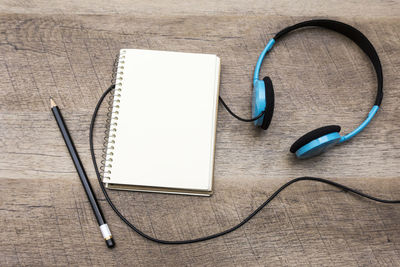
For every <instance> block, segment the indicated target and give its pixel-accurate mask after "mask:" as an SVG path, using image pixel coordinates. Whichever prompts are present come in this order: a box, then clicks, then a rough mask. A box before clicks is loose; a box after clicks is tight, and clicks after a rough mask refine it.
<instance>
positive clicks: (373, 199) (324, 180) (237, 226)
mask: <svg viewBox="0 0 400 267" xmlns="http://www.w3.org/2000/svg"><path fill="white" fill-rule="evenodd" d="M114 88H115V85H111V86H110V87H109V88H108V89H107V90H106V91H105V92H104V93H103V95H102V96H101V97H100V99H99V101H98V103H97V105H96V108H95V110H94V112H93V116H92V120H91V122H90V130H89V143H90V154H91V156H92V161H93V166H94V169H95V172H96V176H97V180H98V182H99V185H100V188H101V191H102V192H103V194H104V197H105V199H106V201H107V202H108V204H109V205H110V207H111V208H112V209H113V210H114V212H115V213H116V214H117V215H118V217H119V218H120V219H121V220H122V221H123V222H124V223H126V224H127V225H128V226H129V227H130V228H131V229H132V230H133V231H135V232H136V233H138V234H139V235H141V236H142V237H144V238H146V239H148V240H150V241H153V242H156V243H160V244H168V245H179V244H190V243H196V242H201V241H206V240H210V239H214V238H217V237H220V236H223V235H226V234H228V233H230V232H233V231H235V230H236V229H238V228H240V227H241V226H243V225H244V224H245V223H247V222H248V221H250V220H251V219H252V218H253V217H254V216H255V215H256V214H257V213H258V212H259V211H261V210H262V209H263V208H264V207H265V206H267V205H268V204H269V203H270V202H271V201H272V200H273V199H274V198H275V197H276V196H277V195H278V194H279V193H280V192H281V191H283V190H284V189H285V188H287V187H288V186H290V185H291V184H294V183H296V182H300V181H315V182H320V183H324V184H328V185H331V186H334V187H336V188H339V189H342V190H344V191H345V192H351V193H353V194H355V195H358V196H360V197H364V198H367V199H369V200H372V201H376V202H380V203H386V204H400V200H389V199H382V198H377V197H373V196H371V195H368V194H365V193H363V192H360V191H358V190H356V189H353V188H350V187H347V186H345V185H342V184H339V183H336V182H333V181H330V180H326V179H323V178H317V177H298V178H295V179H292V180H290V181H289V182H287V183H285V184H284V185H282V186H281V187H279V188H278V190H276V191H275V192H274V193H273V194H272V195H271V196H270V197H268V198H267V200H265V201H264V203H262V204H261V205H260V206H259V207H258V208H257V209H255V210H254V211H253V212H252V213H251V214H250V215H248V216H247V217H246V218H244V219H243V220H242V221H241V222H240V223H238V224H236V225H235V226H232V227H231V228H228V229H226V230H224V231H221V232H218V233H215V234H211V235H207V236H204V237H199V238H194V239H188V240H163V239H158V238H155V237H152V236H150V235H148V234H146V233H144V232H142V231H141V230H139V228H137V227H136V226H135V225H133V224H132V223H131V222H130V221H129V220H128V219H126V218H125V216H124V215H122V213H121V212H120V211H119V210H118V209H117V207H116V206H115V205H114V203H113V202H112V200H111V198H110V196H109V195H108V193H107V190H106V188H105V186H104V184H103V181H102V179H101V174H100V172H99V168H98V166H97V161H96V156H95V153H94V145H93V132H94V124H95V121H96V117H97V113H98V111H99V108H100V106H101V104H102V103H103V100H104V98H105V97H106V96H107V94H108V93H109V92H111V91H112V90H113V89H114ZM220 100H222V99H221V98H220ZM221 102H222V104H223V105H224V106H225V107H226V105H225V103H224V102H223V101H221ZM227 110H228V111H229V109H228V108H227ZM231 114H233V113H231ZM260 115H261V114H260Z"/></svg>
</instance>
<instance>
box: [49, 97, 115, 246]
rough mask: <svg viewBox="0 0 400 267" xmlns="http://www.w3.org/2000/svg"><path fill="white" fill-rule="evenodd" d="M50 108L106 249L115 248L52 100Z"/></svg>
mask: <svg viewBox="0 0 400 267" xmlns="http://www.w3.org/2000/svg"><path fill="white" fill-rule="evenodd" d="M50 106H51V111H52V112H53V115H54V117H55V119H56V121H57V124H58V127H59V128H60V131H61V134H62V136H63V138H64V141H65V144H66V145H67V148H68V151H69V154H70V155H71V158H72V161H73V162H74V165H75V168H76V171H77V172H78V174H79V178H80V179H81V182H82V185H83V188H84V189H85V192H86V195H87V197H88V199H89V202H90V205H91V206H92V209H93V212H94V215H95V216H96V219H97V222H98V223H99V226H100V231H101V233H102V235H103V237H104V240H105V241H106V244H107V247H109V248H113V247H114V246H115V243H114V240H113V238H112V235H111V232H110V228H108V225H107V223H106V220H105V219H104V216H103V212H102V211H101V209H100V206H99V203H98V202H97V199H96V196H95V194H94V193H93V190H92V186H91V185H90V182H89V179H88V178H87V175H86V172H85V170H84V169H83V166H82V163H81V160H80V159H79V155H78V152H77V151H76V149H75V145H74V143H73V141H72V139H71V136H70V135H69V132H68V129H67V126H66V125H65V122H64V119H63V117H62V115H61V111H60V109H59V108H58V106H57V104H56V103H55V102H54V100H53V99H52V98H50Z"/></svg>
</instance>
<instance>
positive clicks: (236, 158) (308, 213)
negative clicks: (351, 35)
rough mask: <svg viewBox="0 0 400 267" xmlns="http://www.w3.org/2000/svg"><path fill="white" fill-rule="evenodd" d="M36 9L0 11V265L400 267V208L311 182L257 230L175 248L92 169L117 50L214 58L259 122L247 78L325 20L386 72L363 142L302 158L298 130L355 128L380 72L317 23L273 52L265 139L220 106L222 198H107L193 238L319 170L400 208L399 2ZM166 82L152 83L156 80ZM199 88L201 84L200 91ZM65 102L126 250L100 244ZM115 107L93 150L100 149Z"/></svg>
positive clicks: (79, 4)
mask: <svg viewBox="0 0 400 267" xmlns="http://www.w3.org/2000/svg"><path fill="white" fill-rule="evenodd" d="M159 2H160V3H154V1H143V0H136V1H127V0H118V1H105V0H101V1H89V0H85V1H78V0H74V1H68V2H66V3H64V1H54V2H47V1H40V0H33V1H29V2H24V1H23V2H20V1H18V2H14V3H12V2H10V1H1V3H0V11H1V15H0V22H1V23H0V81H1V85H0V87H1V90H0V150H1V154H0V178H1V186H0V218H1V220H0V222H1V223H0V265H1V266H39V265H47V266H48V265H58V266H62V265H76V266H91V265H100V266H101V265H105V266H114V265H121V266H126V265H130V266H154V265H160V266H179V265H188V266H195V265H201V266H214V265H219V266H232V265H234V266H259V265H270V266H276V265H315V266H319V265H325V266H333V265H338V266H366V265H371V266H378V265H381V266H382V265H387V266H400V207H398V206H395V205H384V204H378V203H374V202H371V201H367V200H365V199H361V198H359V197H355V196H353V195H351V194H349V193H344V192H342V191H340V190H337V189H335V188H332V187H329V186H326V185H322V184H317V183H315V182H301V183H299V184H297V185H295V186H293V187H290V188H288V189H287V190H286V191H284V192H282V193H281V194H280V195H279V197H278V198H277V199H276V200H274V201H273V202H272V203H271V204H270V205H269V206H268V207H266V208H265V209H264V210H263V211H262V212H260V213H259V214H258V215H257V216H256V217H255V218H254V219H253V220H252V221H250V222H249V223H248V224H246V225H245V226H243V227H242V228H240V230H237V231H236V232H234V233H231V234H229V235H227V236H224V237H221V238H218V239H215V240H213V241H208V242H204V243H198V244H191V245H183V246H167V245H159V244H155V243H152V242H150V241H147V240H145V239H143V238H142V237H140V236H138V235H137V234H135V233H134V232H132V231H131V230H130V229H128V227H127V226H126V225H125V224H124V223H122V222H121V221H120V220H119V218H118V217H117V216H116V215H115V214H114V212H113V211H112V210H111V209H110V207H109V206H108V205H107V203H106V202H105V200H104V197H103V196H102V194H101V193H100V189H99V186H98V184H97V181H96V178H95V174H94V171H93V167H92V164H91V160H90V153H89V143H88V130H89V120H90V117H91V113H92V111H93V108H94V106H95V104H96V102H97V100H98V98H99V96H100V95H101V93H102V92H103V91H104V90H105V89H106V87H108V86H109V84H110V78H111V71H112V63H113V60H114V58H115V56H116V53H117V52H118V50H119V49H120V48H142V49H158V50H173V51H187V52H200V53H215V54H217V55H219V56H220V58H221V62H222V73H221V88H220V91H221V95H222V96H223V97H224V98H225V101H226V102H228V103H229V104H230V105H231V106H232V107H233V109H234V111H236V112H237V113H239V114H242V115H243V116H249V115H250V105H251V103H250V97H251V90H252V89H251V78H252V71H253V68H254V64H255V62H256V59H257V57H258V54H259V53H260V51H261V50H262V49H263V47H264V46H265V44H266V42H267V39H269V38H271V37H272V36H273V35H274V33H276V32H277V31H279V30H280V29H282V28H283V27H286V26H288V25H291V24H293V23H295V22H300V21H302V20H306V19H311V18H331V19H338V20H341V21H343V22H346V23H349V24H351V25H353V26H355V27H357V28H358V29H360V30H361V31H362V32H363V33H364V34H365V35H366V36H367V37H368V38H370V40H371V42H372V43H373V44H374V46H375V47H376V49H377V51H378V54H379V55H380V58H381V61H382V65H383V71H384V77H385V82H384V91H385V97H384V99H383V104H382V108H381V110H380V111H379V113H378V115H377V116H376V118H374V120H373V121H372V123H371V124H370V126H368V127H367V128H366V129H365V131H364V132H362V133H361V134H360V135H359V136H358V137H357V138H355V139H354V140H352V141H350V142H348V143H347V144H345V145H341V146H338V147H336V148H334V149H332V150H330V151H329V152H328V153H325V154H324V155H322V156H320V157H317V158H313V159H310V160H306V161H298V160H295V159H294V158H293V155H290V154H289V153H288V150H289V147H290V145H291V144H292V142H294V141H295V140H296V139H297V138H298V137H299V136H300V135H302V134H304V133H305V132H307V131H309V130H312V129H314V128H317V127H320V126H323V125H327V124H340V125H341V126H342V132H343V133H347V132H349V131H351V130H352V129H353V128H354V127H355V126H357V125H358V124H359V123H360V122H361V121H362V120H363V119H364V118H365V116H366V114H367V113H368V111H369V109H370V107H371V106H372V103H373V100H374V97H375V93H376V92H375V88H376V81H375V75H374V71H373V68H372V65H371V64H370V63H369V61H368V59H367V57H366V56H365V55H364V54H362V52H361V51H360V49H358V47H356V46H355V45H354V44H353V43H352V42H351V41H349V40H348V39H346V38H345V37H342V36H340V35H338V34H336V33H333V32H329V31H326V30H321V29H313V30H308V31H299V32H296V33H293V34H291V35H290V36H288V37H287V38H285V39H284V40H282V41H281V42H280V43H279V44H278V45H276V46H275V48H274V50H273V51H272V52H271V54H269V55H268V57H267V60H266V61H265V64H264V66H263V69H262V71H261V73H262V75H268V76H270V77H271V78H272V80H273V82H274V87H275V92H276V98H275V100H276V109H275V115H274V118H273V121H272V124H271V127H270V129H269V130H268V131H267V132H261V131H258V130H256V129H255V128H254V126H253V125H251V124H246V123H242V122H239V121H237V120H235V119H233V118H232V117H231V116H229V114H228V113H227V112H226V111H225V110H224V109H223V108H222V107H221V106H220V107H219V115H218V132H217V145H216V158H215V194H214V195H213V196H212V197H210V198H205V197H188V196H173V195H161V194H146V193H133V192H119V191H112V192H110V194H111V197H112V199H113V200H114V201H115V202H116V204H117V205H118V206H119V207H120V208H121V210H122V211H123V214H125V215H126V216H127V217H128V218H129V219H130V220H132V221H133V222H134V223H135V224H136V225H137V226H138V227H139V228H140V229H141V230H143V231H144V232H146V233H149V234H152V235H154V236H156V237H158V238H165V239H184V238H192V237H199V236H202V235H206V234H211V233H214V232H217V231H220V230H223V229H226V228H228V227H230V226H232V225H234V224H236V223H238V222H239V221H240V220H241V219H242V218H244V217H245V216H247V214H249V213H250V212H251V211H252V210H253V209H254V208H255V207H257V206H258V205H259V204H260V203H261V202H263V201H264V200H265V199H266V197H268V196H269V195H270V194H271V192H273V191H274V190H276V189H277V188H278V187H279V186H280V185H281V184H283V183H284V182H286V181H288V180H289V179H291V178H294V177H298V176H303V175H312V176H317V177H324V178H329V179H332V180H334V181H338V182H341V183H344V184H346V185H349V186H353V187H356V188H358V189H360V190H362V191H363V192H367V193H370V194H373V195H375V196H380V197H383V198H391V199H399V198H400V179H399V178H400V173H399V165H400V157H399V153H398V152H399V149H400V134H399V133H400V108H399V100H400V97H399V96H400V78H399V77H400V76H399V74H400V3H399V2H398V1H377V0H372V1H368V2H365V1H347V2H345V1H328V2H322V1H317V0H312V1H295V2H292V1H283V0H279V1H278V0H273V1H269V2H267V3H265V2H266V1H261V0H256V1H251V2H250V3H247V1H215V2H213V1H202V2H198V1H194V0H188V1H182V2H181V3H178V1H172V0H170V1H159ZM154 79H157V77H154ZM194 82H196V81H194ZM49 96H52V97H53V98H54V99H55V100H56V101H57V103H58V104H59V106H60V107H61V109H62V111H63V113H64V117H65V119H66V123H67V125H68V127H69V129H70V132H71V135H72V137H73V139H74V141H75V143H76V146H77V149H78V151H79V153H80V155H81V158H82V161H83V164H84V166H85V167H86V170H87V172H88V174H89V176H90V179H91V182H92V184H93V186H94V188H95V191H96V193H97V196H98V198H99V201H100V203H101V206H102V208H103V210H104V213H105V216H106V218H107V219H108V222H109V225H110V228H111V229H112V232H113V235H114V237H115V240H116V242H117V247H116V248H115V249H113V250H109V249H107V248H106V246H105V244H104V242H103V240H102V237H101V235H100V233H99V230H98V226H97V223H96V221H95V218H94V216H93V214H92V210H91V208H90V205H89V203H88V200H87V198H86V195H85V193H84V191H83V189H82V187H81V185H80V181H79V179H78V176H77V174H76V172H75V170H74V167H73V165H72V162H71V159H70V157H69V154H68V151H67V149H66V147H65V145H64V141H63V140H62V138H61V135H60V133H59V130H58V128H57V126H56V123H55V121H54V118H53V117H52V114H51V112H50V109H49ZM105 110H106V107H103V109H102V111H101V115H100V117H99V120H98V124H97V126H96V127H97V130H96V138H95V144H96V145H95V147H96V152H97V153H98V154H100V153H101V148H102V138H103V131H104V129H105V125H104V120H105V117H106V115H105V114H106V111H105Z"/></svg>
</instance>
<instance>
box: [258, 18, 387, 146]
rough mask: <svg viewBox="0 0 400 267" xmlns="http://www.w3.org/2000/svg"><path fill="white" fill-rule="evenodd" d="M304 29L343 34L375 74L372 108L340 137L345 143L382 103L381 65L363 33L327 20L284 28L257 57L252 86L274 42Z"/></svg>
mask: <svg viewBox="0 0 400 267" xmlns="http://www.w3.org/2000/svg"><path fill="white" fill-rule="evenodd" d="M304 27H321V28H325V29H329V30H332V31H335V32H337V33H340V34H343V35H344V36H346V37H348V38H349V39H350V40H352V41H353V42H354V43H355V44H356V45H357V46H358V47H360V48H361V50H363V51H364V53H365V54H366V55H367V56H368V58H369V59H370V60H371V62H372V65H373V66H374V69H375V72H376V77H377V82H378V87H377V93H376V98H375V103H374V106H373V107H372V109H371V111H370V112H369V113H368V116H367V118H366V119H365V121H364V122H363V123H361V124H360V125H359V126H358V127H357V128H356V129H355V130H353V131H352V132H350V133H348V134H347V135H345V136H342V137H341V139H340V141H339V143H342V142H344V141H347V140H349V139H351V138H352V137H354V136H356V135H357V134H358V133H360V132H361V131H362V130H363V129H364V128H365V127H366V126H367V125H368V124H369V123H370V121H371V120H372V118H373V117H374V116H375V114H376V112H377V111H378V109H379V106H380V105H381V103H382V98H383V89H382V88H383V74H382V65H381V61H380V60H379V56H378V53H377V52H376V50H375V48H374V46H373V45H372V44H371V42H370V41H369V40H368V38H367V37H366V36H365V35H364V34H363V33H361V32H360V31H359V30H357V29H356V28H354V27H352V26H350V25H348V24H345V23H343V22H339V21H334V20H327V19H317V20H308V21H304V22H300V23H297V24H295V25H292V26H289V27H287V28H284V29H283V30H281V31H280V32H278V33H277V34H276V35H275V37H274V38H272V39H270V40H269V42H268V44H267V45H266V47H265V48H264V50H263V51H262V52H261V54H260V56H259V57H258V61H257V64H256V67H255V69H254V76H253V84H254V86H255V85H256V83H257V81H258V77H259V73H260V69H261V65H262V62H263V60H264V57H265V55H266V54H267V52H268V51H269V50H271V49H272V47H273V46H274V44H275V42H276V41H278V40H280V39H281V38H282V37H283V36H284V35H286V34H287V33H289V32H292V31H294V30H297V29H300V28H304Z"/></svg>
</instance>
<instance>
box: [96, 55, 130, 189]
mask: <svg viewBox="0 0 400 267" xmlns="http://www.w3.org/2000/svg"><path fill="white" fill-rule="evenodd" d="M125 54H126V50H121V51H120V53H119V54H117V56H116V58H115V60H114V64H113V73H112V76H111V84H114V83H115V89H114V90H113V91H111V92H110V96H109V99H108V113H107V119H106V130H105V131H104V133H105V135H104V143H103V153H102V160H101V166H100V170H101V171H102V175H103V176H102V178H103V182H107V180H110V174H111V168H112V162H113V156H114V152H113V150H114V145H115V138H116V132H117V125H118V122H117V121H118V114H119V103H120V98H121V92H122V80H123V74H124V65H125Z"/></svg>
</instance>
